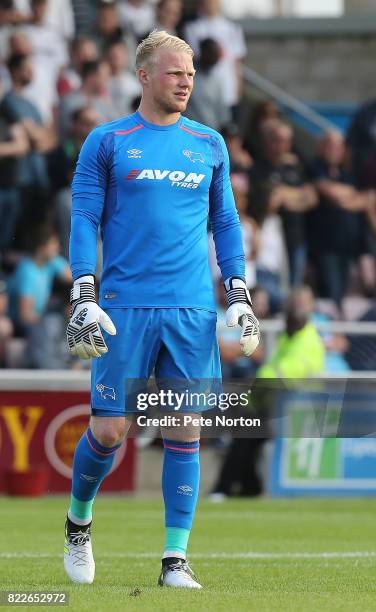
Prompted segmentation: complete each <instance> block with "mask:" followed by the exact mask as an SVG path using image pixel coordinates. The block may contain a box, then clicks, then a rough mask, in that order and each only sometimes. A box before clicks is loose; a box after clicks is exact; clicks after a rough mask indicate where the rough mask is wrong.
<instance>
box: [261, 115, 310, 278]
mask: <svg viewBox="0 0 376 612" xmlns="http://www.w3.org/2000/svg"><path fill="white" fill-rule="evenodd" d="M292 135H293V133H292V130H291V128H290V126H289V125H287V124H286V123H284V122H282V121H280V120H278V119H269V120H267V121H265V122H264V123H263V124H262V127H261V144H262V158H261V159H259V160H256V162H255V164H254V166H253V167H252V169H251V190H252V196H251V206H250V213H251V214H252V215H253V216H254V217H255V218H256V220H258V219H259V217H261V218H263V217H264V216H265V213H266V212H267V211H268V212H271V211H274V212H278V213H279V214H280V216H281V219H282V224H283V230H284V238H285V241H286V248H287V254H288V260H289V276H290V284H291V286H293V287H295V286H297V285H300V284H301V283H302V282H303V279H304V275H305V267H306V252H307V247H306V235H305V214H304V213H305V212H307V211H308V210H310V209H311V208H313V207H314V206H316V204H317V195H316V192H315V190H314V188H313V187H312V185H310V184H309V183H308V182H307V180H306V177H305V173H304V170H303V166H302V163H301V162H300V160H299V158H298V157H297V156H296V155H295V154H294V153H292V151H291V148H292ZM266 194H268V197H265V195H266ZM260 205H262V207H263V209H262V208H260ZM265 207H266V209H265Z"/></svg>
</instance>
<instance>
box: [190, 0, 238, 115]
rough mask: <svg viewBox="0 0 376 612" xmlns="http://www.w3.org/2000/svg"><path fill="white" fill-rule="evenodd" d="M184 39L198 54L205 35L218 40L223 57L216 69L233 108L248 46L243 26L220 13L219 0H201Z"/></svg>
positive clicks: (229, 103) (236, 101)
mask: <svg viewBox="0 0 376 612" xmlns="http://www.w3.org/2000/svg"><path fill="white" fill-rule="evenodd" d="M184 38H185V39H186V41H187V42H188V43H189V44H190V46H191V47H192V49H193V50H194V52H195V54H197V55H199V50H200V41H201V40H203V39H204V38H213V39H214V40H216V41H217V42H218V43H219V45H220V46H221V51H222V57H221V60H220V62H219V63H218V67H216V70H218V71H219V72H220V73H221V75H222V82H223V85H224V96H225V101H226V103H227V104H228V106H230V107H236V106H237V104H238V103H239V100H240V96H241V90H242V76H241V60H242V58H243V57H245V55H246V53H247V48H246V44H245V40H244V34H243V31H242V29H241V28H240V27H239V26H238V25H236V24H235V23H233V22H231V21H230V20H229V19H226V17H224V16H223V15H222V14H221V9H220V0H201V17H199V19H197V20H196V21H192V22H190V23H188V24H187V25H186V27H185V30H184Z"/></svg>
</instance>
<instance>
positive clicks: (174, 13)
mask: <svg viewBox="0 0 376 612" xmlns="http://www.w3.org/2000/svg"><path fill="white" fill-rule="evenodd" d="M182 12H183V5H182V1H181V0H159V2H158V4H157V6H156V23H155V29H156V30H164V31H165V32H168V33H169V34H172V35H173V36H176V35H177V26H178V25H179V22H180V20H181V16H182Z"/></svg>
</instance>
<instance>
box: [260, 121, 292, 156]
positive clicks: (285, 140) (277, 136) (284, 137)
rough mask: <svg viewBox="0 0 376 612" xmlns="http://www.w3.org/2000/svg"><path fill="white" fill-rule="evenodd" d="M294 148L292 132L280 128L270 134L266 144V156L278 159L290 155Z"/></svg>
mask: <svg viewBox="0 0 376 612" xmlns="http://www.w3.org/2000/svg"><path fill="white" fill-rule="evenodd" d="M291 146H292V134H291V132H290V130H289V129H288V128H287V127H286V128H284V127H283V128H282V127H281V128H278V129H276V130H274V131H273V133H272V134H269V136H268V138H267V140H266V142H265V149H266V155H267V157H270V158H277V157H281V156H283V155H285V154H286V153H289V152H290V151H291Z"/></svg>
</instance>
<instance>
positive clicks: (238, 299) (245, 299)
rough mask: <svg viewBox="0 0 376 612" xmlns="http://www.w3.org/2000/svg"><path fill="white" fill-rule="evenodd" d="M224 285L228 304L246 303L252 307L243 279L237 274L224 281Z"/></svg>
mask: <svg viewBox="0 0 376 612" xmlns="http://www.w3.org/2000/svg"><path fill="white" fill-rule="evenodd" d="M224 287H225V289H226V293H227V300H228V305H229V306H232V304H239V303H240V304H248V306H251V307H252V301H251V296H250V295H249V291H248V289H247V286H246V284H245V282H244V280H243V279H242V278H240V277H237V276H232V277H231V278H228V279H227V280H226V281H225V282H224Z"/></svg>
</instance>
